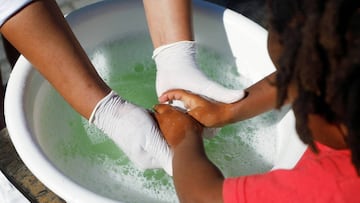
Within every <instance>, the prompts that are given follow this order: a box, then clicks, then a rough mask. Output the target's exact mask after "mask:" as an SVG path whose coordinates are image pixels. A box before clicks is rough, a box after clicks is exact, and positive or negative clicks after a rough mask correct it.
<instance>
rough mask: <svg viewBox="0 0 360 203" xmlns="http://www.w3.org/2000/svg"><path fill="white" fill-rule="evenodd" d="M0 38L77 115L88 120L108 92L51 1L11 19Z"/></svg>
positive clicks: (46, 0) (44, 0)
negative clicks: (51, 86) (62, 98)
mask: <svg viewBox="0 0 360 203" xmlns="http://www.w3.org/2000/svg"><path fill="white" fill-rule="evenodd" d="M1 32H2V34H3V35H4V36H5V37H6V38H7V39H8V40H9V42H10V43H11V44H12V45H13V46H14V47H16V48H17V49H18V50H19V51H20V52H21V53H22V54H23V55H24V56H25V57H26V58H27V59H28V60H29V61H30V62H31V63H32V64H33V65H34V67H35V68H36V69H37V70H38V71H39V72H40V73H41V74H42V75H43V76H44V77H45V78H46V79H47V80H48V81H49V82H50V83H51V84H52V85H53V86H54V87H55V89H56V90H57V91H58V92H59V93H60V94H61V95H62V96H63V97H64V98H65V100H66V101H67V102H68V103H69V104H70V105H71V106H72V107H73V108H74V109H76V110H77V111H78V112H79V113H80V114H81V115H83V116H84V117H86V118H89V117H90V115H91V112H92V110H93V108H94V106H95V105H96V103H97V102H98V101H99V100H100V99H102V98H103V97H104V96H105V95H106V94H108V93H109V92H110V89H109V87H108V86H107V85H106V84H105V83H104V81H103V80H102V79H101V78H100V77H99V75H98V74H97V72H96V70H95V68H94V67H93V66H92V64H91V62H90V60H89V58H88V57H87V55H86V53H85V51H84V50H83V48H82V47H81V45H80V44H79V42H78V41H77V39H76V37H75V36H74V34H73V32H72V31H71V29H70V27H69V26H68V24H67V22H66V21H65V19H64V17H63V15H62V13H61V11H60V9H59V7H58V6H57V4H56V2H55V1H51V0H42V1H34V2H33V3H31V4H29V5H27V6H26V7H25V8H23V9H22V10H20V11H19V12H18V13H17V14H15V15H14V16H13V17H11V18H10V19H9V20H8V21H7V22H6V23H5V24H4V25H3V26H2V27H1Z"/></svg>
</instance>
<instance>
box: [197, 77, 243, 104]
mask: <svg viewBox="0 0 360 203" xmlns="http://www.w3.org/2000/svg"><path fill="white" fill-rule="evenodd" d="M195 93H196V92H195ZM198 94H200V95H203V96H206V97H208V98H211V99H213V100H215V101H218V102H222V103H227V104H230V103H233V102H236V101H239V100H240V99H242V98H244V96H245V91H244V90H234V89H228V88H226V87H223V86H221V85H219V84H217V83H215V82H213V81H209V84H208V86H207V87H206V88H204V89H202V90H200V92H198Z"/></svg>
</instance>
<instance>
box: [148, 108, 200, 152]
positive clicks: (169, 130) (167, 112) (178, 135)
mask: <svg viewBox="0 0 360 203" xmlns="http://www.w3.org/2000/svg"><path fill="white" fill-rule="evenodd" d="M154 110H155V117H156V120H157V121H158V123H159V127H160V129H161V132H162V133H163V135H164V137H165V139H166V141H167V142H168V143H169V145H170V146H171V147H172V148H174V147H176V145H178V144H179V143H180V142H181V141H182V140H183V139H184V138H185V136H187V135H188V134H189V133H190V132H194V133H192V134H195V135H197V136H201V132H202V129H203V128H202V126H201V125H200V123H198V122H197V121H196V120H195V119H194V118H192V117H191V116H190V115H188V114H186V113H184V112H183V111H181V110H179V109H177V108H176V107H171V106H170V105H167V104H158V105H156V106H155V107H154Z"/></svg>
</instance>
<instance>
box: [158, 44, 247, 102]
mask: <svg viewBox="0 0 360 203" xmlns="http://www.w3.org/2000/svg"><path fill="white" fill-rule="evenodd" d="M195 55H196V43H195V42H194V41H179V42H175V43H171V44H168V45H163V46H160V47H158V48H156V49H155V50H154V54H153V58H154V60H155V62H156V67H157V73H156V92H157V94H158V96H161V95H162V94H163V93H164V92H166V91H168V90H171V89H185V90H188V91H191V92H193V93H196V94H199V95H203V96H206V97H209V98H211V99H214V100H216V101H219V102H223V103H232V102H235V101H238V100H240V99H242V98H243V97H244V95H245V94H244V91H243V90H232V89H228V88H225V87H223V86H221V85H220V84H218V83H216V82H214V81H212V80H210V79H209V78H207V77H206V75H204V73H203V72H202V71H201V70H200V69H199V68H198V65H197V63H196V56H195ZM159 101H160V102H165V101H163V100H161V99H159Z"/></svg>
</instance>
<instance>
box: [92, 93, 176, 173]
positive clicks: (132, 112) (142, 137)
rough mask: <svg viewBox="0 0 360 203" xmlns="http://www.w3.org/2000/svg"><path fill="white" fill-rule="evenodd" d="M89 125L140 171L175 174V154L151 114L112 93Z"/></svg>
mask: <svg viewBox="0 0 360 203" xmlns="http://www.w3.org/2000/svg"><path fill="white" fill-rule="evenodd" d="M89 122H90V123H93V124H95V126H96V127H98V128H99V129H101V130H102V131H103V132H104V133H106V134H107V135H108V136H109V137H110V138H111V139H112V140H113V141H114V142H115V143H116V144H117V145H118V146H119V147H120V148H121V149H122V150H123V152H124V153H125V154H126V155H127V156H128V157H129V159H130V160H131V161H132V162H134V163H135V165H137V166H138V167H140V168H141V169H148V168H163V169H164V170H165V171H166V172H167V173H168V174H169V175H172V151H171V150H170V148H169V146H168V144H167V143H166V141H165V139H164V138H163V136H162V134H161V132H160V130H159V129H158V126H157V123H156V122H155V120H154V119H153V117H152V116H151V115H150V112H149V111H147V110H146V109H143V108H141V107H139V106H136V105H134V104H132V103H130V102H128V101H126V100H124V99H122V98H121V97H120V96H119V95H117V94H116V93H115V92H113V91H111V92H110V93H109V94H108V95H107V96H106V97H104V98H103V99H102V100H101V101H99V102H98V104H97V105H96V107H95V108H94V110H93V112H92V114H91V116H90V119H89Z"/></svg>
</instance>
